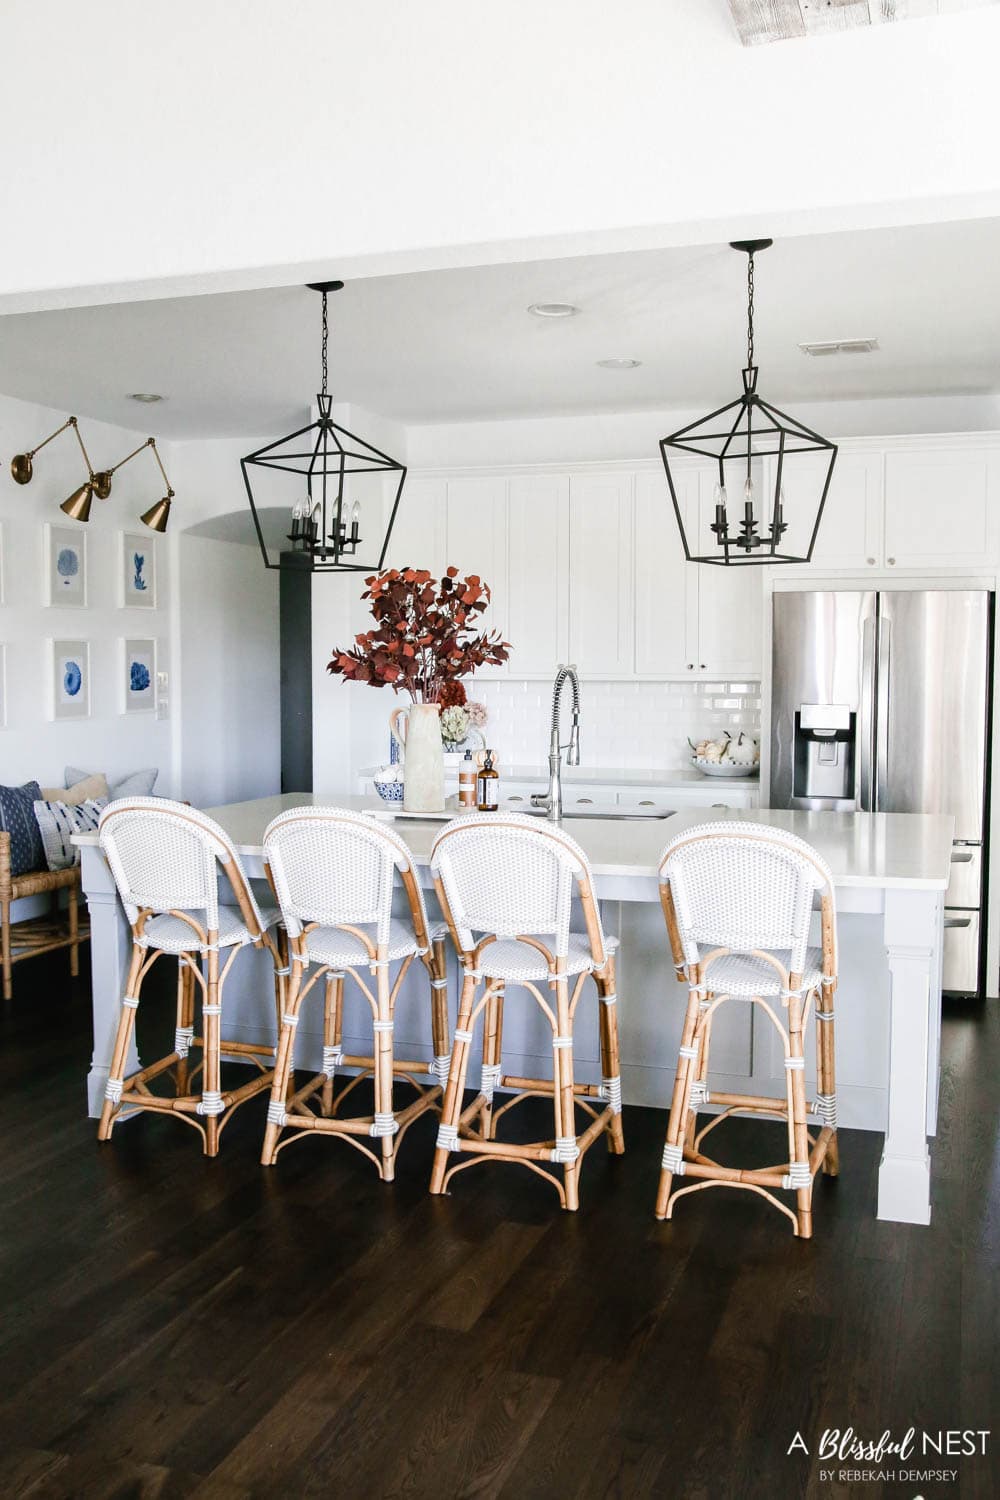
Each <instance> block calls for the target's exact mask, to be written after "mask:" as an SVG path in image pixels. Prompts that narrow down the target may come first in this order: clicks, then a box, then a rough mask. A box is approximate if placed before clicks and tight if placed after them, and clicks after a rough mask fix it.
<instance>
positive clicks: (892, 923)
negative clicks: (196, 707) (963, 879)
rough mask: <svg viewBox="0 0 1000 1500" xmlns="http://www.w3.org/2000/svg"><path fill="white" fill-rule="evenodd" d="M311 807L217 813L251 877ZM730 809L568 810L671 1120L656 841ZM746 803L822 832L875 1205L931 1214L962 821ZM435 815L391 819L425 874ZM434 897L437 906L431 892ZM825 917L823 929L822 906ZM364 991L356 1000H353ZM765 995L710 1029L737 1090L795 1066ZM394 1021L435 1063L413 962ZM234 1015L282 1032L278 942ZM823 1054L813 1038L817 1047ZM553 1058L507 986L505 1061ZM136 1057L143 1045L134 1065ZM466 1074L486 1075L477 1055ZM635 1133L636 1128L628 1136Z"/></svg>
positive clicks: (625, 1037) (254, 1037)
mask: <svg viewBox="0 0 1000 1500" xmlns="http://www.w3.org/2000/svg"><path fill="white" fill-rule="evenodd" d="M303 805H306V806H308V805H317V806H319V805H330V799H323V798H321V797H319V796H316V795H312V796H309V795H288V796H281V797H267V798H262V799H260V800H258V801H254V802H241V803H234V804H232V805H230V806H227V807H219V808H213V809H210V810H209V811H210V815H211V816H212V817H213V818H215V819H216V820H217V821H218V822H219V823H220V824H221V825H222V827H223V828H224V829H225V830H226V831H227V833H228V834H229V835H230V837H231V838H232V840H233V842H234V844H235V845H236V847H237V849H238V850H239V852H240V855H241V857H242V859H243V860H244V862H245V865H246V867H247V871H248V873H249V874H250V876H251V877H255V878H263V875H264V869H263V861H262V854H261V838H262V835H263V832H264V829H265V827H266V826H267V824H268V822H269V821H270V819H271V818H273V817H274V816H276V814H277V813H279V812H281V811H284V810H285V809H287V808H290V807H299V806H303ZM336 805H338V806H350V807H353V808H361V809H364V810H367V811H371V812H373V813H376V814H379V815H381V816H385V817H390V816H392V814H391V812H390V810H389V809H388V807H387V805H386V804H385V803H382V802H379V801H378V800H377V799H374V798H364V797H349V798H340V799H338V801H337V804H336ZM727 816H730V817H731V816H732V814H731V813H727V812H725V811H721V812H716V811H714V810H708V809H704V808H699V809H694V810H691V811H687V812H679V813H675V814H674V815H673V816H671V817H669V818H666V819H650V820H648V821H639V822H625V821H618V820H616V819H609V820H600V821H598V820H594V821H591V820H588V819H573V820H572V821H567V822H566V824H565V825H564V827H565V829H566V831H567V832H568V833H570V834H571V835H572V837H573V838H575V839H576V840H577V841H578V843H579V844H580V845H581V846H582V847H583V849H584V850H585V852H586V854H587V856H588V858H589V859H590V863H591V866H592V869H593V871H594V876H595V886H596V890H597V895H598V897H599V899H600V903H601V911H602V917H603V920H604V923H605V928H606V930H607V931H608V932H609V933H614V934H616V935H617V936H618V937H619V938H620V939H621V951H620V954H619V963H618V995H619V1020H620V1026H621V1040H622V1083H623V1092H624V1098H625V1102H626V1103H629V1104H642V1105H651V1106H654V1107H657V1108H660V1109H662V1110H663V1111H664V1117H663V1123H664V1128H665V1127H666V1110H667V1107H668V1105H669V1102H670V1093H671V1088H672V1085H673V1076H674V1067H675V1064H676V1058H677V1046H678V1042H679V1038H680V1030H681V1022H682V1018H683V1012H684V1004H685V1000H686V992H685V990H684V988H683V987H682V986H680V985H678V983H677V981H676V979H675V976H674V969H673V963H672V960H671V957H670V950H669V945H668V942H667V935H666V930H665V927H664V923H663V916H662V912H661V909H660V903H659V887H658V881H657V873H656V872H657V865H658V861H659V855H660V852H661V850H662V849H663V847H664V845H665V844H666V843H667V842H668V840H669V839H671V838H673V837H674V836H675V835H676V834H678V833H681V832H683V831H684V830H685V829H687V828H691V827H694V826H696V825H697V824H700V823H705V822H709V821H714V820H716V819H718V818H725V817H727ZM740 817H741V818H742V819H745V820H751V821H753V822H756V823H764V824H768V825H771V826H774V827H780V828H785V829H788V830H789V831H790V832H792V833H795V834H797V835H798V836H799V837H800V838H803V839H805V840H807V841H808V842H809V843H810V844H812V845H813V847H814V848H815V849H816V850H817V851H818V852H819V853H820V854H821V855H822V856H823V858H824V859H825V860H826V861H827V863H828V864H829V866H830V868H831V870H832V871H833V877H834V885H835V889H836V899H837V912H838V929H839V975H840V982H839V986H838V990H837V996H836V1002H835V1004H836V1046H837V1058H836V1066H837V1094H838V1112H839V1122H840V1124H841V1125H842V1126H845V1127H848V1128H851V1127H853V1128H856V1129H863V1130H877V1131H882V1132H884V1134H885V1146H884V1150H883V1153H882V1160H881V1165H880V1168H879V1175H878V1202H877V1205H873V1207H875V1208H876V1211H877V1214H878V1217H879V1218H880V1219H892V1220H896V1221H900V1222H903V1223H909V1224H927V1223H929V1222H930V1212H931V1210H930V1175H931V1157H930V1151H929V1149H928V1137H929V1136H931V1137H932V1136H933V1135H934V1133H935V1129H936V1124H937V1085H938V1068H939V1063H938V1043H939V1036H940V1026H941V972H942V951H943V940H944V892H945V889H946V887H947V884H948V879H949V875H950V859H951V839H952V821H951V819H950V818H945V817H930V816H922V815H916V814H896V813H802V812H783V811H755V812H746V813H741V814H740ZM441 826H442V825H441V823H440V822H439V821H433V820H430V819H428V820H416V819H409V818H407V819H401V820H399V821H398V823H397V828H398V831H399V832H400V833H401V835H402V837H403V838H404V840H405V841H406V843H407V845H408V847H409V849H410V850H411V852H412V855H413V860H414V864H415V867H416V869H417V873H418V878H419V879H420V881H421V883H422V884H423V885H425V886H429V885H430V873H429V870H428V866H427V860H428V855H429V852H430V847H431V844H432V842H433V839H434V836H435V834H436V832H437V831H438V830H439V828H440V827H441ZM77 842H78V843H80V844H81V845H82V846H83V847H82V856H83V888H84V891H85V893H86V897H87V902H88V905H89V908H90V920H91V934H92V936H91V962H92V966H93V1003H94V1054H93V1060H92V1064H91V1069H90V1074H89V1078H88V1097H89V1110H90V1114H91V1115H92V1116H94V1117H96V1116H98V1115H99V1114H100V1111H101V1103H102V1101H103V1098H104V1087H105V1083H106V1081H107V1076H108V1063H109V1060H110V1057H111V1049H112V1043H113V1039H114V1035H115V1029H116V1027H117V1024H118V1014H119V1005H120V1001H121V996H122V993H123V985H124V981H125V975H126V970H127V964H128V956H129V946H130V933H129V928H128V925H127V923H126V921H125V914H124V912H123V910H122V908H121V905H120V903H119V901H118V897H117V893H116V891H115V887H114V883H113V881H112V879H111V874H110V871H109V869H108V867H107V865H106V863H105V861H104V857H103V855H102V854H101V851H100V848H99V846H98V845H97V841H96V838H95V837H94V836H90V835H80V836H79V837H78V839H77ZM430 907H431V915H432V919H433V917H434V916H436V903H435V901H434V897H433V894H432V895H431V897H430ZM816 921H817V927H818V914H817V918H816ZM449 965H450V967H449V980H450V985H449V1002H450V1010H451V1020H452V1024H454V1018H455V1012H456V1007H457V994H458V974H457V964H456V961H455V956H454V954H453V953H450V954H449ZM349 994H350V987H349V989H348V992H347V995H345V1018H344V1042H345V1050H348V1051H353V1052H362V1051H365V1050H370V1046H371V1032H370V1020H369V1021H368V1032H367V1036H366V1033H365V1030H364V1028H363V1019H364V1018H363V1012H362V1009H361V1004H360V1003H359V1002H360V997H358V998H357V999H354V998H353V997H352V998H351V999H348V996H349ZM519 998H520V999H521V1000H523V1004H519V1003H518V1001H519ZM352 1004H355V1005H357V1008H356V1009H353V1010H352V1008H351V1006H352ZM755 1009H756V1007H751V1006H749V1005H740V1004H738V1003H737V1002H734V1003H733V1004H731V1005H729V1006H726V1007H724V1008H723V1010H722V1012H721V1013H720V1015H719V1019H718V1022H717V1024H716V1028H715V1029H714V1031H713V1042H712V1062H713V1068H712V1075H711V1080H710V1082H711V1083H712V1084H713V1085H714V1086H715V1087H716V1088H718V1089H720V1090H725V1091H729V1092H734V1093H745V1094H755V1095H775V1094H779V1095H780V1094H782V1093H783V1092H784V1070H783V1065H782V1059H781V1056H780V1055H779V1051H778V1045H777V1039H776V1038H775V1036H774V1033H773V1028H771V1027H770V1026H768V1025H767V1022H766V1017H764V1018H755V1017H754V1016H753V1015H752V1013H751V1012H752V1011H753V1010H755ZM321 1010H322V1007H321V1006H318V1007H317V1006H312V1005H310V1004H309V1002H308V1001H307V1002H306V1006H305V1009H304V1012H303V1016H302V1021H301V1024H300V1026H299V1030H298V1037H297V1045H296V1064H297V1065H298V1066H299V1067H300V1068H304V1069H309V1068H312V1069H314V1070H316V1069H318V1067H319V1064H320V1058H321V1048H322V1015H321ZM396 1021H397V1036H398V1040H399V1043H400V1046H401V1047H404V1046H405V1049H406V1055H407V1056H411V1057H414V1058H426V1059H427V1060H428V1061H429V1060H430V1059H431V1056H432V1047H431V1037H430V1005H429V998H428V992H427V986H426V980H425V979H424V977H423V976H422V975H421V974H416V973H415V974H414V975H413V976H412V977H410V976H408V980H407V983H406V984H405V985H404V988H403V990H402V992H401V994H400V997H399V1004H398V1006H397V1012H396ZM755 1021H756V1024H755ZM761 1022H763V1024H761ZM223 1026H224V1034H225V1035H226V1036H227V1037H229V1038H230V1039H231V1040H233V1041H237V1040H238V1041H247V1042H258V1043H259V1042H266V1041H268V1040H271V1041H273V1040H274V998H273V987H272V980H271V976H270V960H269V958H268V956H267V955H266V954H262V953H257V952H255V951H254V950H252V949H251V950H248V951H247V952H246V953H244V954H241V955H240V961H239V962H238V963H237V964H236V965H235V966H234V968H233V972H232V976H231V978H230V980H229V983H228V985H227V988H226V1005H225V1016H224V1018H223ZM810 1030H811V1028H810ZM576 1038H577V1048H576V1052H575V1069H576V1076H577V1078H578V1079H579V1080H580V1081H581V1082H599V1081H600V1064H599V1049H598V1016H597V1005H596V1003H595V1004H594V1005H593V1007H592V1014H591V1015H590V1016H588V1014H587V1012H586V1011H585V1010H584V1009H581V1012H580V1015H579V1017H578V1020H577V1025H576ZM812 1050H814V1049H813V1048H812V1047H811V1046H809V1045H807V1059H808V1057H809V1052H810V1051H812ZM475 1055H476V1054H475V1051H474V1052H473V1056H474V1057H475ZM551 1057H552V1054H551V1048H550V1046H549V1040H548V1035H547V1031H546V1029H545V1027H544V1025H543V1023H542V1018H541V1016H540V1014H539V1012H538V1009H537V1007H536V1005H535V1004H534V1002H533V1001H532V1000H531V998H530V997H529V996H528V994H527V993H526V992H518V991H517V990H513V989H512V991H511V992H510V995H509V997H508V1001H507V1006H506V1010H505V1017H504V1071H505V1072H506V1073H511V1074H530V1073H533V1072H535V1073H541V1072H543V1070H544V1069H545V1068H546V1066H548V1067H551ZM139 1066H140V1062H139V1058H138V1056H137V1055H136V1054H135V1052H134V1051H133V1053H132V1055H131V1056H130V1058H129V1060H128V1064H127V1071H128V1072H132V1071H133V1070H134V1069H136V1068H138V1067H139ZM807 1068H808V1069H809V1072H808V1073H807V1079H808V1082H809V1087H810V1088H812V1089H815V1067H814V1059H812V1060H811V1061H807ZM471 1078H472V1081H473V1083H474V1082H475V1078H476V1075H475V1065H473V1069H472V1070H471ZM138 1128H141V1126H140V1127H138ZM627 1141H628V1137H627V1129H626V1149H627ZM656 1170H657V1163H656V1162H651V1163H650V1183H651V1184H655V1179H656ZM651 1192H652V1186H651ZM650 1201H651V1202H652V1199H651V1200H650Z"/></svg>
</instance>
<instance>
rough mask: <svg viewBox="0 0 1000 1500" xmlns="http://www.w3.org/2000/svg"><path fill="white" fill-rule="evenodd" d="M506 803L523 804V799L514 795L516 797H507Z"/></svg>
mask: <svg viewBox="0 0 1000 1500" xmlns="http://www.w3.org/2000/svg"><path fill="white" fill-rule="evenodd" d="M507 801H508V802H523V801H524V798H523V797H521V796H519V795H516V796H513V797H508V798H507Z"/></svg>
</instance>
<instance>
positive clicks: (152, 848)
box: [97, 797, 260, 932]
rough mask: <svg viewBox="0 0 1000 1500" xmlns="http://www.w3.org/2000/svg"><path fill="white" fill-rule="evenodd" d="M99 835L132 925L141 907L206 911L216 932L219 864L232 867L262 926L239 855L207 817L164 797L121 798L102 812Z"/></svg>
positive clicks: (154, 909) (219, 829)
mask: <svg viewBox="0 0 1000 1500" xmlns="http://www.w3.org/2000/svg"><path fill="white" fill-rule="evenodd" d="M97 831H98V835H99V837H100V841H101V848H102V850H103V851H104V855H105V857H106V859H107V861H108V864H109V865H110V867H111V873H112V875H113V876H114V878H115V884H116V885H117V887H118V894H119V895H120V896H121V899H122V905H123V906H124V907H125V911H126V913H127V915H128V918H129V921H130V922H135V920H136V917H137V915H138V912H139V909H140V908H149V909H150V910H152V911H153V912H165V911H176V910H187V911H191V910H194V911H197V912H204V914H205V927H206V929H207V930H208V931H210V932H212V931H216V930H217V929H218V925H219V868H218V867H219V862H220V861H221V862H222V863H224V864H225V863H228V864H229V865H230V866H231V867H232V869H233V875H234V878H235V879H236V881H237V882H238V883H239V884H240V885H241V886H242V889H243V893H244V895H245V897H246V899H247V901H248V903H249V905H250V908H251V910H252V911H253V912H254V914H255V916H256V917H257V919H258V925H259V919H260V911H259V909H258V907H257V904H256V902H255V901H254V898H253V893H252V892H251V890H250V886H249V882H248V881H247V879H246V876H245V874H244V872H243V867H242V865H241V864H240V860H239V856H238V855H237V853H236V850H235V849H234V848H233V846H232V844H231V843H230V841H229V838H228V836H227V835H226V833H225V832H224V831H223V830H222V829H221V828H220V827H219V825H218V823H214V822H213V821H212V819H211V818H207V817H206V816H205V814H204V813H202V812H198V811H197V809H195V808H193V807H187V806H185V805H184V804H183V803H181V802H169V801H168V800H167V799H166V798H164V797H121V798H119V799H118V801H116V802H111V803H109V804H108V806H107V807H106V808H105V809H104V811H103V812H102V814H101V818H100V822H99V823H98V825H97Z"/></svg>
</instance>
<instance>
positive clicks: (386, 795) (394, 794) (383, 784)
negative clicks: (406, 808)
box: [375, 776, 403, 802]
mask: <svg viewBox="0 0 1000 1500" xmlns="http://www.w3.org/2000/svg"><path fill="white" fill-rule="evenodd" d="M375 790H376V791H377V792H378V794H379V796H380V797H381V798H382V801H383V802H402V800H403V783H402V782H401V781H382V780H380V778H379V777H378V776H376V777H375Z"/></svg>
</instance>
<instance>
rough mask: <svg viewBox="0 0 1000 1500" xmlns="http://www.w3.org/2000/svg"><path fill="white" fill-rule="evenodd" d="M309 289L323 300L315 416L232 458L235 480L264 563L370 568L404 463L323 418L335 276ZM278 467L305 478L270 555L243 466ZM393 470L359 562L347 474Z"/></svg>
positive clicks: (329, 402) (328, 401)
mask: <svg viewBox="0 0 1000 1500" xmlns="http://www.w3.org/2000/svg"><path fill="white" fill-rule="evenodd" d="M309 285H310V289H311V290H312V291H314V292H320V293H321V294H322V298H323V389H322V390H321V391H320V393H319V395H318V396H317V397H316V404H317V406H318V408H319V417H318V418H317V420H316V421H315V422H312V423H310V425H309V426H308V427H300V428H299V430H298V431H297V432H292V433H289V435H288V436H287V437H283V438H278V440H277V441H276V442H274V443H268V444H267V446H266V447H264V448H258V449H257V451H256V453H250V454H248V455H247V457H246V458H243V459H241V460H240V467H241V468H242V470H243V482H244V484H245V485H246V487H247V497H248V499H249V501H250V509H251V511H252V512H253V520H254V526H255V527H256V530H257V540H258V542H259V543H260V550H261V555H262V557H263V559H264V564H265V566H266V567H268V568H290V569H292V568H294V569H298V570H301V569H305V570H306V571H311V572H314V573H375V572H378V571H379V570H380V569H381V568H382V565H383V563H384V562H385V554H386V551H387V549H388V546H389V537H390V535H391V534H392V527H393V522H394V521H395V519H396V511H397V510H398V508H399V499H400V496H401V495H402V493H403V484H404V481H405V479H406V465H405V464H401V463H397V462H396V460H395V459H394V458H390V457H389V456H388V454H386V453H382V452H381V451H380V450H379V449H378V448H374V447H372V445H371V443H367V442H365V440H364V438H360V437H356V436H355V435H354V433H352V432H348V431H347V429H346V428H345V427H339V426H338V425H337V423H336V422H334V420H333V418H332V417H331V416H330V411H331V408H332V406H333V397H332V396H331V395H329V394H328V392H327V345H328V342H329V324H328V321H327V297H328V295H329V293H330V292H339V291H340V289H341V288H342V287H343V285H344V283H343V282H342V281H319V282H310V283H309ZM252 466H254V467H257V468H262V469H280V470H283V471H284V472H285V473H289V474H301V475H303V476H304V478H305V485H304V491H305V493H304V494H302V495H301V496H300V497H299V499H298V500H297V501H296V503H295V505H294V507H293V509H292V512H291V517H290V522H289V530H288V533H287V538H286V539H287V543H288V545H287V547H284V548H282V549H281V550H280V551H279V552H278V554H277V556H276V557H272V556H271V555H270V553H269V551H268V547H267V543H266V541H265V539H264V532H263V529H262V526H261V518H260V514H259V512H258V507H257V502H256V500H255V499H254V492H253V486H252V485H251V482H250V469H251V467H252ZM362 474H393V475H395V474H398V475H399V482H398V484H397V485H396V490H395V494H394V495H393V498H392V506H391V509H390V511H389V523H388V525H387V526H386V528H385V534H384V536H382V537H381V540H380V542H379V543H378V546H379V551H378V553H377V554H376V553H375V552H374V548H372V549H371V550H370V551H369V553H368V556H369V561H368V562H362V561H359V552H360V549H361V548H362V547H364V545H365V542H364V539H363V538H362V536H361V505H360V503H359V501H358V500H357V499H356V498H355V499H354V500H353V503H352V497H351V493H350V484H351V482H352V481H351V479H350V476H351V475H362Z"/></svg>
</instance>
